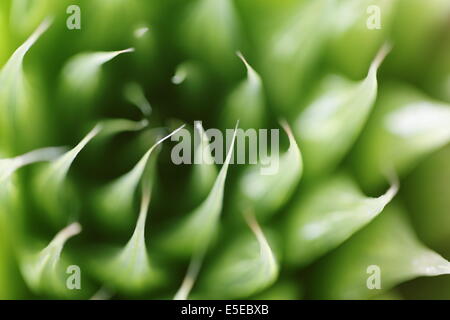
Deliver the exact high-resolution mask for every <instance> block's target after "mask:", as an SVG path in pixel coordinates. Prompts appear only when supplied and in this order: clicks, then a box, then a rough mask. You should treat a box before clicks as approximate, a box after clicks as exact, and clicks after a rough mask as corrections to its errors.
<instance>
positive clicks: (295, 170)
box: [240, 121, 303, 220]
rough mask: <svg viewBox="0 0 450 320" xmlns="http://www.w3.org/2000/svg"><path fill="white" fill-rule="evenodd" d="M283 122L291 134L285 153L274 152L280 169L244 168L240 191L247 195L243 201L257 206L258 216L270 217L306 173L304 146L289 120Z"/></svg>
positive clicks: (244, 203) (286, 130) (246, 204)
mask: <svg viewBox="0 0 450 320" xmlns="http://www.w3.org/2000/svg"><path fill="white" fill-rule="evenodd" d="M281 126H282V127H283V129H284V131H285V132H286V134H287V136H288V138H289V148H288V150H287V151H286V152H285V153H284V154H283V155H281V156H280V155H278V154H273V155H271V156H270V157H272V160H273V161H277V162H278V164H277V165H273V166H274V167H276V168H278V170H277V172H274V173H273V174H262V171H261V167H260V166H259V165H258V166H256V167H250V168H249V169H247V171H246V172H244V175H243V177H242V179H241V182H240V192H241V194H242V195H243V197H244V198H243V199H242V200H241V205H242V206H243V207H244V208H245V207H246V206H251V207H253V208H254V210H255V212H256V215H257V216H258V218H260V219H263V220H266V219H268V218H270V217H271V216H273V214H275V213H276V211H277V210H278V209H280V208H281V207H282V206H283V204H284V203H286V201H287V200H288V199H289V198H290V197H291V196H292V193H293V192H294V190H295V187H296V186H297V184H298V183H299V181H300V179H301V177H302V173H303V160H302V154H301V152H300V149H299V147H298V145H297V142H296V141H295V138H294V136H293V134H292V132H291V129H290V127H289V125H288V123H287V122H286V121H281Z"/></svg>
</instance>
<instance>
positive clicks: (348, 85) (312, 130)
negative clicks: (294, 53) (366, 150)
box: [294, 45, 390, 177]
mask: <svg viewBox="0 0 450 320" xmlns="http://www.w3.org/2000/svg"><path fill="white" fill-rule="evenodd" d="M389 51H390V47H389V45H385V46H383V48H382V49H381V50H380V51H379V53H378V54H377V56H376V58H375V59H374V60H373V62H372V65H371V66H370V69H369V72H368V74H367V77H366V78H365V79H364V80H362V81H358V82H352V81H349V80H347V79H345V78H342V77H340V76H334V75H333V76H328V77H326V78H325V79H323V80H322V83H321V84H320V86H319V89H318V92H317V93H316V96H315V98H314V99H313V100H312V102H311V103H310V104H309V105H308V106H307V107H306V109H305V110H304V111H303V112H302V113H301V114H300V116H299V117H298V118H297V120H296V123H295V129H294V130H295V132H296V134H297V136H298V138H299V141H300V142H299V143H300V146H301V148H302V151H303V154H304V158H305V166H306V167H307V171H306V172H307V174H308V175H309V176H313V177H314V176H317V175H323V174H325V173H329V172H330V171H331V170H333V169H334V168H335V167H336V166H337V165H338V164H339V161H341V160H342V158H343V157H344V155H345V154H346V153H347V152H348V150H349V149H350V148H351V146H352V145H353V143H354V142H355V140H356V138H357V137H358V135H359V133H360V132H361V131H362V129H363V128H364V125H365V123H366V120H367V118H368V116H369V113H370V111H371V109H372V106H373V104H374V103H375V99H376V97H377V89H378V84H377V70H378V68H379V66H380V64H381V62H382V61H383V59H384V57H385V56H386V54H387V53H388V52H389Z"/></svg>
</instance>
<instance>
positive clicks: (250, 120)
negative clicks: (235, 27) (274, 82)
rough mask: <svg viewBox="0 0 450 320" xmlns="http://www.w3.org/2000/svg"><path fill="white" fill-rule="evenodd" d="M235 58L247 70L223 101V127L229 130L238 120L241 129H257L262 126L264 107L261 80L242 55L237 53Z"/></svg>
mask: <svg viewBox="0 0 450 320" xmlns="http://www.w3.org/2000/svg"><path fill="white" fill-rule="evenodd" d="M237 56H238V57H239V58H240V59H241V60H242V62H243V63H244V65H245V67H246V69H247V78H246V79H245V80H243V81H241V82H240V83H239V84H238V85H237V86H236V87H235V88H234V89H233V90H232V92H231V93H230V95H229V96H228V98H227V99H226V101H225V106H224V111H223V116H222V117H223V119H224V120H223V123H224V127H225V128H229V127H231V126H232V125H233V124H234V123H236V121H237V120H239V123H240V126H241V128H243V129H249V128H253V129H258V128H261V127H262V125H263V122H264V114H265V107H266V106H265V97H264V92H263V86H262V80H261V77H260V76H259V74H258V73H256V71H255V70H254V69H253V68H252V67H251V66H250V65H249V63H248V62H247V60H245V58H244V56H243V55H242V53H240V52H237Z"/></svg>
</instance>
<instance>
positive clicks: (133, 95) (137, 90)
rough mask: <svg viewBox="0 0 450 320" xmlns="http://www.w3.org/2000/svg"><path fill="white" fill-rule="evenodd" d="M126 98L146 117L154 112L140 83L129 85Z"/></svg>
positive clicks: (125, 92)
mask: <svg viewBox="0 0 450 320" xmlns="http://www.w3.org/2000/svg"><path fill="white" fill-rule="evenodd" d="M124 96H125V98H126V99H127V100H128V101H129V102H130V103H132V104H133V105H135V106H136V107H138V108H139V110H140V111H141V112H142V114H143V115H144V116H148V115H150V113H151V112H152V107H151V105H150V103H149V102H148V100H147V98H146V97H145V93H144V90H143V89H142V87H141V86H140V85H139V84H138V83H136V82H131V83H128V84H127V85H126V86H125V89H124Z"/></svg>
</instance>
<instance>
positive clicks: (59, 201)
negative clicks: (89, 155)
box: [34, 125, 101, 225]
mask: <svg viewBox="0 0 450 320" xmlns="http://www.w3.org/2000/svg"><path fill="white" fill-rule="evenodd" d="M100 131H101V125H97V126H95V127H94V128H93V129H92V130H91V131H90V132H89V133H88V134H87V135H86V136H85V137H84V138H83V140H81V141H80V143H78V145H77V146H75V147H74V148H73V149H72V150H70V151H68V152H66V153H65V154H63V155H62V156H60V157H59V158H57V159H55V160H53V161H51V162H50V163H47V164H45V165H44V166H43V167H42V168H39V171H38V172H37V173H36V176H35V180H34V186H35V197H36V199H39V202H40V203H39V205H40V206H42V210H44V211H45V214H46V215H47V216H48V218H49V219H50V220H51V222H52V223H53V224H56V225H60V224H61V223H65V222H67V219H68V217H69V216H70V214H68V212H67V210H69V211H72V212H71V213H72V214H73V213H74V212H73V210H74V208H73V207H71V203H72V200H73V199H72V198H73V195H72V194H71V193H70V191H69V189H68V184H67V179H66V176H67V173H68V171H69V169H70V167H71V165H72V163H73V161H74V160H75V158H76V157H77V156H78V154H79V153H80V152H81V150H82V149H83V148H84V147H85V146H86V145H87V144H88V143H89V142H90V141H91V140H92V139H93V138H94V137H95V136H96V135H97V134H98V133H99V132H100Z"/></svg>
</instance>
